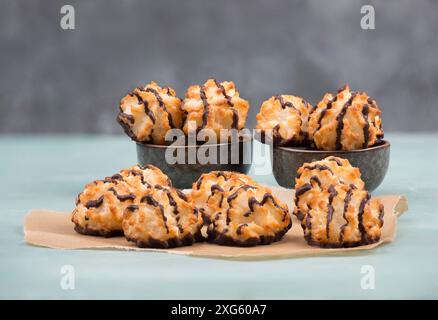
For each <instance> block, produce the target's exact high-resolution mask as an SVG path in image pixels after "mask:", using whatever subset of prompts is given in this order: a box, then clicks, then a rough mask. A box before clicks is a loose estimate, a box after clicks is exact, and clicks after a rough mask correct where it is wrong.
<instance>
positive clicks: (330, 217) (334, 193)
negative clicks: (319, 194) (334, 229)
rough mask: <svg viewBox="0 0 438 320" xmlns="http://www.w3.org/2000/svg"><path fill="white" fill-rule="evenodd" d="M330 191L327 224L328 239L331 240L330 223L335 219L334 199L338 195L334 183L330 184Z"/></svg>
mask: <svg viewBox="0 0 438 320" xmlns="http://www.w3.org/2000/svg"><path fill="white" fill-rule="evenodd" d="M328 192H329V193H330V195H329V198H328V208H327V224H326V231H325V233H326V237H327V241H330V223H331V222H332V220H333V212H334V208H333V199H334V198H335V197H336V196H337V195H338V192H337V191H336V189H335V187H334V186H333V185H330V187H329V188H328Z"/></svg>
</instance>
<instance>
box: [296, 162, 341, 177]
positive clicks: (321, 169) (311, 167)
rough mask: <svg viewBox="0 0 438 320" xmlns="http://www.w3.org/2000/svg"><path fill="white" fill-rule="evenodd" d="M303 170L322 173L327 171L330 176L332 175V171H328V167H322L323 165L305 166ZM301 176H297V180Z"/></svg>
mask: <svg viewBox="0 0 438 320" xmlns="http://www.w3.org/2000/svg"><path fill="white" fill-rule="evenodd" d="M304 169H306V170H319V171H323V170H327V171H329V172H330V173H331V174H333V171H332V169H330V167H328V166H326V165H324V164H315V165H313V166H305V167H304ZM300 176H301V175H298V176H297V178H300Z"/></svg>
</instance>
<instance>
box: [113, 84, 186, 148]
mask: <svg viewBox="0 0 438 320" xmlns="http://www.w3.org/2000/svg"><path fill="white" fill-rule="evenodd" d="M181 103H182V102H181V99H180V98H178V97H177V96H176V93H175V91H174V90H173V89H171V88H169V87H165V88H161V87H160V86H158V85H157V84H156V83H155V82H151V83H149V84H148V85H146V86H145V87H137V88H135V89H134V90H133V91H132V92H130V93H128V94H127V95H126V96H125V97H123V98H122V100H121V101H120V113H119V115H118V116H117V121H118V122H119V124H120V125H121V126H122V127H123V129H124V131H125V133H126V134H127V135H128V136H129V137H130V138H131V139H132V140H134V141H137V142H144V143H152V144H159V145H163V144H166V140H165V137H166V134H167V132H168V131H169V130H170V129H174V128H176V129H181V128H182V126H183V123H184V117H185V114H184V111H183V110H182V109H181Z"/></svg>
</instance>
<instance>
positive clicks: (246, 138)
mask: <svg viewBox="0 0 438 320" xmlns="http://www.w3.org/2000/svg"><path fill="white" fill-rule="evenodd" d="M242 138H243V139H242V140H239V141H238V143H241V142H251V141H252V140H253V137H252V136H251V135H244V136H242ZM233 143H236V142H234V141H231V142H223V143H212V144H201V145H190V146H186V145H184V146H174V145H164V144H152V143H143V142H136V144H137V145H138V146H141V147H147V148H157V149H167V148H183V149H188V148H202V147H218V146H227V145H231V144H233Z"/></svg>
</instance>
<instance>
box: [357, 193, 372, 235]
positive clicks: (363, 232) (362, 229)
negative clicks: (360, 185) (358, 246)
mask: <svg viewBox="0 0 438 320" xmlns="http://www.w3.org/2000/svg"><path fill="white" fill-rule="evenodd" d="M370 198H371V196H370V194H369V193H368V192H367V193H366V195H365V197H364V198H363V199H362V201H361V202H360V205H359V215H358V218H359V231H360V235H361V241H362V242H365V241H366V238H367V233H366V230H365V226H364V223H363V215H364V213H365V206H366V204H367V203H368V201H369V200H370Z"/></svg>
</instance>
